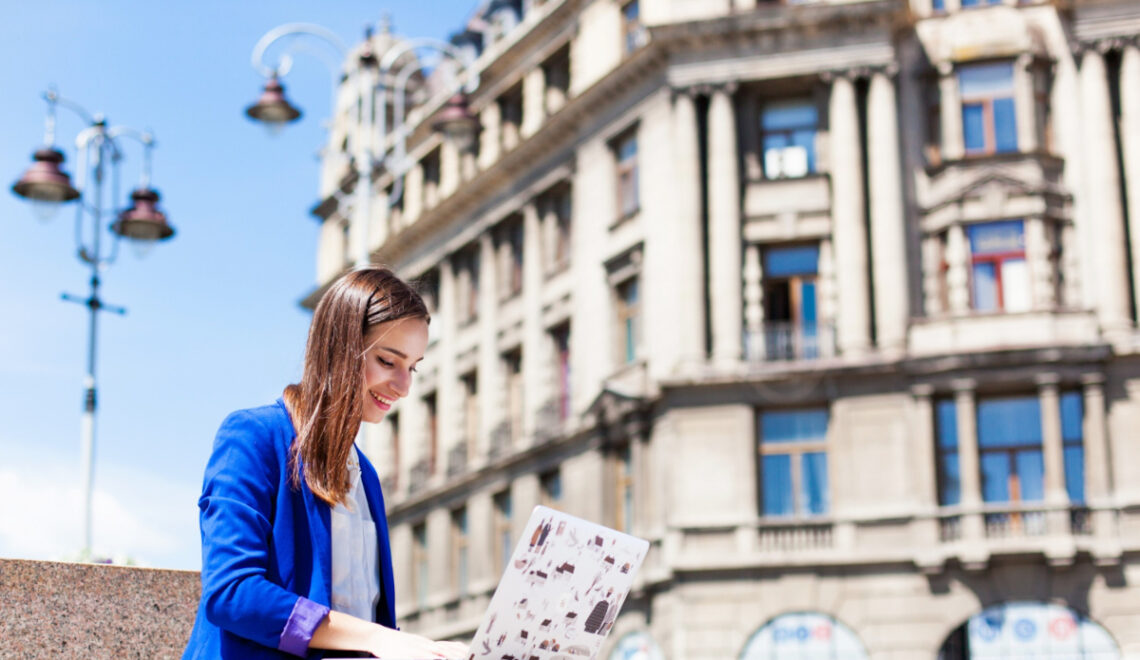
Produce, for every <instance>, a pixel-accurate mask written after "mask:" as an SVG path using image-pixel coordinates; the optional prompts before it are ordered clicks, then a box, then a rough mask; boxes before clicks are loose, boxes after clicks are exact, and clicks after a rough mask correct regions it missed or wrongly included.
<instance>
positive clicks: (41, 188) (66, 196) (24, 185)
mask: <svg viewBox="0 0 1140 660" xmlns="http://www.w3.org/2000/svg"><path fill="white" fill-rule="evenodd" d="M62 163H63V152H61V151H59V150H58V149H55V148H53V147H43V148H42V149H39V150H37V151H36V153H35V154H33V155H32V164H31V165H30V166H29V167H28V169H27V170H25V171H24V175H23V176H21V177H20V180H19V181H17V182H16V183H15V184H13V185H12V192H14V193H16V194H17V195H19V196H20V197H23V198H24V199H30V200H32V201H37V202H69V201H71V200H73V199H75V198H77V197H79V191H78V190H76V189H75V187H74V186H72V185H71V177H69V176H68V175H67V172H64V171H63V169H61V168H60V165H61V164H62Z"/></svg>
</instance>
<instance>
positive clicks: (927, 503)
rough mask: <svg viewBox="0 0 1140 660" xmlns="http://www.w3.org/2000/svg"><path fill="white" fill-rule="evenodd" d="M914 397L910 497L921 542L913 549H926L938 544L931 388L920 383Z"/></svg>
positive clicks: (914, 391) (912, 391)
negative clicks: (913, 503)
mask: <svg viewBox="0 0 1140 660" xmlns="http://www.w3.org/2000/svg"><path fill="white" fill-rule="evenodd" d="M911 394H912V395H913V396H914V416H913V418H912V420H911V423H912V428H913V429H914V433H913V434H912V436H911V447H910V449H911V460H910V469H911V470H912V474H914V482H913V483H912V485H911V497H913V498H914V502H915V505H916V509H917V513H918V515H919V517H918V519H917V520H918V525H917V529H916V531H917V534H918V538H919V539H921V540H920V541H919V542H918V543H917V544H916V545H919V546H920V547H929V546H933V545H935V544H937V543H938V521H937V518H936V517H935V515H936V514H937V512H938V476H937V473H936V471H935V464H936V463H937V460H938V459H937V457H936V456H935V452H934V448H935V445H936V443H937V439H936V438H935V437H934V402H933V400H932V397H933V395H934V388H933V387H932V386H931V385H928V384H925V383H920V384H918V385H915V386H913V387H912V388H911Z"/></svg>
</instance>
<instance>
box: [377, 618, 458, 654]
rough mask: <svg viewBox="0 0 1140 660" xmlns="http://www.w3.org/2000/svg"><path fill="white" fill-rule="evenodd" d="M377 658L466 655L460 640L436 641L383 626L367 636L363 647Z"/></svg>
mask: <svg viewBox="0 0 1140 660" xmlns="http://www.w3.org/2000/svg"><path fill="white" fill-rule="evenodd" d="M365 650H366V651H368V652H369V653H371V654H372V655H374V656H376V657H377V658H391V659H392V660H402V659H404V658H447V659H448V660H462V659H463V658H466V657H467V645H466V644H462V643H460V642H437V641H434V640H431V639H428V638H427V637H423V636H420V635H414V634H412V633H406V632H400V631H399V630H392V629H391V628H385V627H383V626H377V630H376V631H375V632H374V633H373V634H372V635H370V636H369V640H368V645H367V648H366V649H365Z"/></svg>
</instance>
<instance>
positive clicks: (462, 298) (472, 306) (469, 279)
mask: <svg viewBox="0 0 1140 660" xmlns="http://www.w3.org/2000/svg"><path fill="white" fill-rule="evenodd" d="M480 261H481V260H480V258H479V245H478V244H473V245H469V246H467V247H466V248H464V249H462V250H460V251H459V252H457V253H456V255H455V277H456V294H457V298H458V300H457V301H456V306H455V307H456V310H457V311H458V319H457V320H458V321H459V323H460V324H461V325H462V324H466V323H471V322H473V321H475V319H477V318H479V268H480V263H479V262H480Z"/></svg>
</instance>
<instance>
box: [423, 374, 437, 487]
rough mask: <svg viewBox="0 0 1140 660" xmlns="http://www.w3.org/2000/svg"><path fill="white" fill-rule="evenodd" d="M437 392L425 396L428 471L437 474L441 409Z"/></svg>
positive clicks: (430, 473)
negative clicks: (438, 404) (439, 408)
mask: <svg viewBox="0 0 1140 660" xmlns="http://www.w3.org/2000/svg"><path fill="white" fill-rule="evenodd" d="M436 401H437V400H436V393H435V392H432V393H431V394H429V395H427V396H425V397H424V420H425V422H426V426H427V473H428V475H429V476H430V475H433V474H435V471H436V466H437V465H438V464H439V410H438V406H437V403H436Z"/></svg>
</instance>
